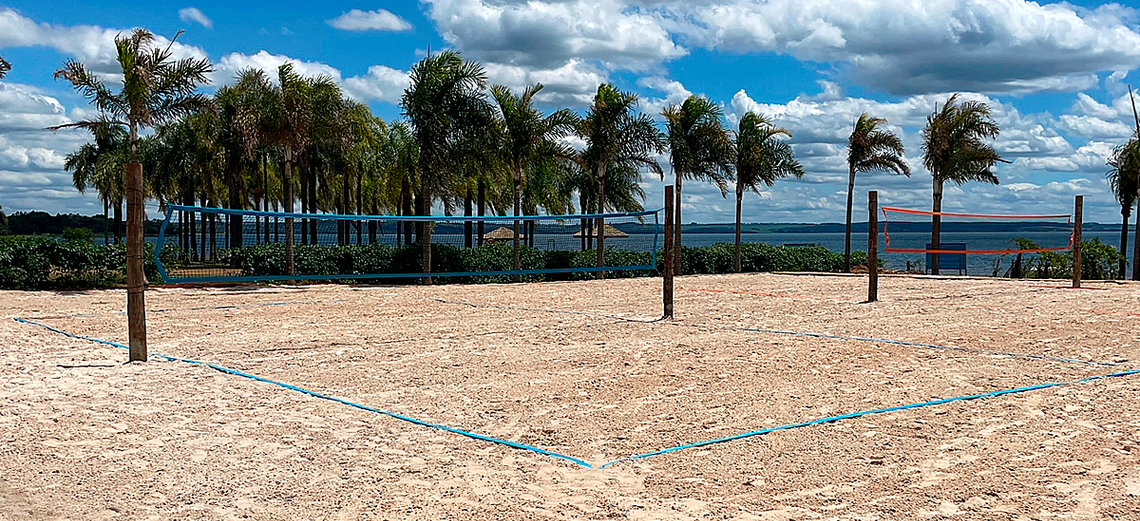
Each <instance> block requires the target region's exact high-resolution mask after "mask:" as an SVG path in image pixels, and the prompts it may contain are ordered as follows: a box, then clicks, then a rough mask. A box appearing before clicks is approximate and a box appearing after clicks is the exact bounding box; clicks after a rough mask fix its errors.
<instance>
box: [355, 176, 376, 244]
mask: <svg viewBox="0 0 1140 521" xmlns="http://www.w3.org/2000/svg"><path fill="white" fill-rule="evenodd" d="M359 167H360V168H359V169H357V171H356V215H364V162H363V161H361V162H360V164H359ZM368 222H370V223H372V222H376V221H368ZM363 243H364V222H363V221H357V222H356V244H363Z"/></svg>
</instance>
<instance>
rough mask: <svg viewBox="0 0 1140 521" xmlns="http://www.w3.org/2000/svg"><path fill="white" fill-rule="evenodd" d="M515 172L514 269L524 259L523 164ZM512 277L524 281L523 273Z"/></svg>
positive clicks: (516, 268) (517, 166) (517, 267)
mask: <svg viewBox="0 0 1140 521" xmlns="http://www.w3.org/2000/svg"><path fill="white" fill-rule="evenodd" d="M514 174H515V175H514V188H515V194H514V195H515V197H514V199H515V234H514V235H515V237H514V241H513V243H514V260H513V262H512V264H511V266H513V267H512V269H514V270H518V269H520V268H519V267H520V266H521V265H522V260H521V257H520V256H519V233H520V230H519V220H518V217H519V216H520V215H522V190H521V188H522V186H521V185H522V166H521V165H516V166H515V172H514ZM599 262H600V261H599ZM599 267H601V265H600V264H599ZM512 278H513V280H514V281H515V282H522V275H519V274H515V275H514V277H512Z"/></svg>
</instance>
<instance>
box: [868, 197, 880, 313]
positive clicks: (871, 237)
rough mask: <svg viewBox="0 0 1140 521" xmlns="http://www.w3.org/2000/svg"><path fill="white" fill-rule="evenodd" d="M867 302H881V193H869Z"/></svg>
mask: <svg viewBox="0 0 1140 521" xmlns="http://www.w3.org/2000/svg"><path fill="white" fill-rule="evenodd" d="M867 212H868V215H867V302H875V301H877V300H879V215H878V214H879V192H877V191H875V190H872V191H870V192H867Z"/></svg>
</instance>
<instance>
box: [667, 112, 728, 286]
mask: <svg viewBox="0 0 1140 521" xmlns="http://www.w3.org/2000/svg"><path fill="white" fill-rule="evenodd" d="M661 115H662V116H664V117H665V122H666V127H667V132H668V136H669V160H670V162H671V163H672V164H673V175H674V185H676V194H677V195H676V199H677V204H675V205H673V208H674V210H673V211H674V214H675V217H674V219H673V222H674V223H676V226H674V227H673V235H674V239H673V244H674V245H676V247H675V248H674V249H673V251H674V255H675V259H674V262H673V266H674V267H675V269H676V270H677V272H678V273H680V270H681V222H682V221H681V204H680V201H681V187H682V180H683V179H685V178H689V179H696V180H703V181H711V182H713V183H714V184H716V185H717V187H718V188H720V193H721V195H724V194H726V193H727V191H728V181H729V180H730V179H731V178H732V169H733V157H732V155H733V154H732V141H731V140H730V139H729V137H728V131H727V130H726V129H725V128H724V125H723V124H722V123H721V119H722V118H723V116H724V114H723V112H722V111H721V108H720V107H719V106H718V105H716V104H715V103H713V102H712V101H711V100H709V99H708V98H706V97H704V96H697V95H696V94H693V95H691V96H689V97H688V99H686V100H685V102H684V103H682V104H680V105H670V106H669V107H667V108H666V109H665V110H664V111H663V112H662V113H661Z"/></svg>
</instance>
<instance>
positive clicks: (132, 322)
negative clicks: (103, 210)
mask: <svg viewBox="0 0 1140 521" xmlns="http://www.w3.org/2000/svg"><path fill="white" fill-rule="evenodd" d="M126 170H127V332H128V333H127V334H128V338H129V339H130V346H129V347H130V361H131V362H145V361H146V358H147V356H146V300H145V299H144V293H143V292H144V291H145V290H146V272H145V271H144V270H143V262H144V259H143V256H144V255H146V253H145V252H146V248H144V244H145V243H144V242H143V240H144V239H143V223H144V219H143V213H144V212H146V207H145V206H144V204H143V179H142V177H143V176H142V173H143V170H142V164H141V163H127V164H126Z"/></svg>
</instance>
